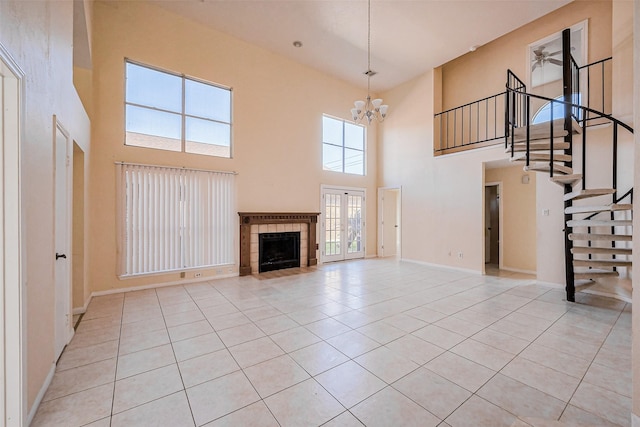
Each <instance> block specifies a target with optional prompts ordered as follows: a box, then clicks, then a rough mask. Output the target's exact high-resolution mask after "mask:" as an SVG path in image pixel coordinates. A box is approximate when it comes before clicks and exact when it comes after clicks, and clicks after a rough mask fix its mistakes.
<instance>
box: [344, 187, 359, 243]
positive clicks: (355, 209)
mask: <svg viewBox="0 0 640 427" xmlns="http://www.w3.org/2000/svg"><path fill="white" fill-rule="evenodd" d="M361 251H362V196H359V195H349V196H347V253H350V254H352V253H355V252H361Z"/></svg>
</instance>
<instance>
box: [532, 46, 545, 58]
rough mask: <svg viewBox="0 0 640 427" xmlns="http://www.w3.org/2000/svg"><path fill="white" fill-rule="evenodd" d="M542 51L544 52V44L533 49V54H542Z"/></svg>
mask: <svg viewBox="0 0 640 427" xmlns="http://www.w3.org/2000/svg"><path fill="white" fill-rule="evenodd" d="M542 52H544V46H540V47H538V48H535V49H533V54H534V55H535V56H542Z"/></svg>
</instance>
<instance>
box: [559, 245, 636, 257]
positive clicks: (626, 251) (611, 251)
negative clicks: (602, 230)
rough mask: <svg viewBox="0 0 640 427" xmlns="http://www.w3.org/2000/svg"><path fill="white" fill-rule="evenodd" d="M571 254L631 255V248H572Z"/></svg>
mask: <svg viewBox="0 0 640 427" xmlns="http://www.w3.org/2000/svg"><path fill="white" fill-rule="evenodd" d="M571 253H572V254H605V255H631V254H632V253H633V250H632V249H631V248H599V247H597V246H574V247H573V248H571Z"/></svg>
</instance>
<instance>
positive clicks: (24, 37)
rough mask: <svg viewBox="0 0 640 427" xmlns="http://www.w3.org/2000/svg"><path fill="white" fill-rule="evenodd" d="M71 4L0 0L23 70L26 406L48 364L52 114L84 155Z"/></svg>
mask: <svg viewBox="0 0 640 427" xmlns="http://www.w3.org/2000/svg"><path fill="white" fill-rule="evenodd" d="M72 22H73V2H72V1H56V2H55V3H53V2H40V1H38V2H25V1H2V2H0V42H2V44H3V45H4V46H5V47H6V48H7V50H8V51H9V53H10V54H11V55H12V56H13V57H14V58H15V60H16V62H17V63H18V65H19V66H20V67H21V68H22V70H23V71H24V72H25V75H26V78H25V80H26V86H25V100H24V101H25V102H24V105H25V111H24V113H25V114H24V124H25V126H24V130H23V139H22V153H21V154H22V159H23V162H22V176H23V182H22V185H23V186H22V192H23V195H22V203H23V212H24V232H25V241H24V244H25V246H26V248H25V252H26V259H25V262H26V289H27V292H26V316H27V320H26V335H27V336H26V342H27V384H26V387H27V394H28V402H27V405H28V406H27V407H28V408H29V410H30V409H31V407H32V405H33V403H34V401H35V398H36V396H37V394H38V393H39V392H40V390H41V387H42V386H43V384H44V382H45V379H46V377H47V375H48V373H49V372H50V370H51V369H52V368H53V367H54V363H55V360H54V348H53V340H54V330H53V327H54V317H53V316H54V304H53V301H54V282H53V262H54V247H53V220H54V217H53V187H52V185H53V184H52V183H53V164H54V155H53V151H52V147H53V132H54V130H53V115H56V116H57V118H58V120H59V121H60V123H62V124H63V125H64V126H65V128H66V129H67V130H68V131H69V133H70V136H71V138H72V139H73V140H75V141H77V143H78V144H79V145H80V146H81V147H82V148H83V149H84V150H85V153H87V152H88V150H87V149H88V144H89V120H88V118H87V116H86V114H85V112H84V109H83V108H82V104H81V103H80V100H79V99H78V96H77V94H76V92H75V90H74V88H73V84H72V70H71V67H72V37H73V36H72V27H73V25H72Z"/></svg>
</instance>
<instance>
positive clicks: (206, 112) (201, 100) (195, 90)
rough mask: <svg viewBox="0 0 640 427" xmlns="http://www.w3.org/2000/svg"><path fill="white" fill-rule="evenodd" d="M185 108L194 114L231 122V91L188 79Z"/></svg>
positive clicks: (186, 81) (190, 113) (187, 111)
mask: <svg viewBox="0 0 640 427" xmlns="http://www.w3.org/2000/svg"><path fill="white" fill-rule="evenodd" d="M185 110H186V111H185V112H186V114H189V115H192V116H199V117H204V118H207V119H212V120H218V121H221V122H225V123H231V91H229V90H227V89H222V88H219V87H216V86H211V85H208V84H204V83H200V82H196V81H194V80H189V79H187V80H185Z"/></svg>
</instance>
